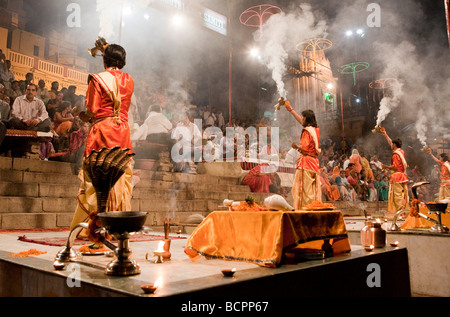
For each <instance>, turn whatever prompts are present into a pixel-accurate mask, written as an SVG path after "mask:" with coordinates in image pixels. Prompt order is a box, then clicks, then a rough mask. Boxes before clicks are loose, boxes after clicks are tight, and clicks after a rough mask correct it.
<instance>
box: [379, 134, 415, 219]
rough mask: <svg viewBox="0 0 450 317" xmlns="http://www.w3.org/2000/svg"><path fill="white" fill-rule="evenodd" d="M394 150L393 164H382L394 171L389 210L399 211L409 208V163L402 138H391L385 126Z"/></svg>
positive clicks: (386, 136) (390, 185)
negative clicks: (407, 170)
mask: <svg viewBox="0 0 450 317" xmlns="http://www.w3.org/2000/svg"><path fill="white" fill-rule="evenodd" d="M380 132H381V134H383V135H384V137H385V138H386V140H387V142H388V143H389V145H390V146H391V149H392V151H393V153H392V156H391V165H385V164H381V165H382V167H383V168H384V169H388V170H390V171H391V172H392V174H391V178H390V181H389V196H388V207H387V212H389V213H397V211H399V210H401V209H405V208H407V206H408V204H409V195H408V182H409V180H408V177H407V176H406V168H407V166H408V164H407V163H406V159H405V152H404V151H403V150H402V149H401V147H402V141H401V140H400V139H395V140H391V138H390V137H389V136H388V134H387V133H386V130H385V129H384V128H380Z"/></svg>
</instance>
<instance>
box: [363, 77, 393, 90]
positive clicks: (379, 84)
mask: <svg viewBox="0 0 450 317" xmlns="http://www.w3.org/2000/svg"><path fill="white" fill-rule="evenodd" d="M394 82H397V79H396V78H384V79H377V80H374V81H373V82H371V83H370V84H369V87H370V88H372V89H387V88H390V87H391V86H392V84H393V83H394Z"/></svg>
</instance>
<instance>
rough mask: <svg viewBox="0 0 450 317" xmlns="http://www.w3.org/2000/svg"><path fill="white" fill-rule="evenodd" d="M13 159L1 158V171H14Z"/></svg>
mask: <svg viewBox="0 0 450 317" xmlns="http://www.w3.org/2000/svg"><path fill="white" fill-rule="evenodd" d="M12 166H13V165H12V158H11V157H3V156H2V157H0V170H2V169H6V170H9V169H12Z"/></svg>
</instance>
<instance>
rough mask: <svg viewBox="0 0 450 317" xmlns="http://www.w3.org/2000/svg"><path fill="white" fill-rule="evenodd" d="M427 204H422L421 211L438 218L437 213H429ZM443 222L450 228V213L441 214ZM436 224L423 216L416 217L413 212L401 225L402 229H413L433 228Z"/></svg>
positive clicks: (448, 209) (449, 209) (449, 208)
mask: <svg viewBox="0 0 450 317" xmlns="http://www.w3.org/2000/svg"><path fill="white" fill-rule="evenodd" d="M428 211H429V210H428V208H427V206H424V205H420V206H419V212H420V213H421V214H423V215H425V216H428V217H430V218H433V219H436V220H437V215H436V214H429V213H428ZM447 211H450V207H448V208H447ZM441 222H442V224H443V225H444V226H446V227H448V228H450V213H445V214H441ZM434 225H435V223H434V222H432V221H429V220H427V219H425V218H422V217H414V216H412V215H411V214H409V215H408V217H406V219H405V222H403V223H402V225H401V226H400V228H401V229H408V228H409V229H412V228H431V227H433V226H434Z"/></svg>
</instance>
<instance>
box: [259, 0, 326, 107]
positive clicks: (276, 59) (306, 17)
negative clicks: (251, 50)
mask: <svg viewBox="0 0 450 317" xmlns="http://www.w3.org/2000/svg"><path fill="white" fill-rule="evenodd" d="M326 29H327V26H326V22H325V21H324V20H320V21H316V18H315V16H314V14H313V12H312V9H311V6H310V5H309V4H301V5H300V6H299V7H297V8H294V10H292V11H291V12H288V13H285V12H281V13H279V14H275V15H273V16H271V17H270V18H269V19H268V20H267V22H266V23H265V24H264V25H263V34H262V36H260V33H259V31H258V32H255V33H254V38H255V40H256V41H257V42H259V45H260V47H261V50H262V55H261V57H262V60H263V63H264V64H265V65H266V66H267V68H268V69H269V70H270V71H271V72H272V79H273V80H274V81H275V83H276V85H277V90H278V93H279V95H280V96H281V97H284V98H286V90H285V84H284V82H283V76H284V75H285V73H286V70H287V66H286V60H287V58H288V53H289V51H291V50H292V49H293V48H295V46H296V45H297V44H299V43H300V42H302V41H304V40H307V39H311V38H316V37H325V36H326Z"/></svg>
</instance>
